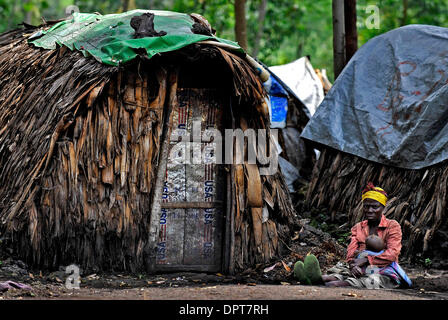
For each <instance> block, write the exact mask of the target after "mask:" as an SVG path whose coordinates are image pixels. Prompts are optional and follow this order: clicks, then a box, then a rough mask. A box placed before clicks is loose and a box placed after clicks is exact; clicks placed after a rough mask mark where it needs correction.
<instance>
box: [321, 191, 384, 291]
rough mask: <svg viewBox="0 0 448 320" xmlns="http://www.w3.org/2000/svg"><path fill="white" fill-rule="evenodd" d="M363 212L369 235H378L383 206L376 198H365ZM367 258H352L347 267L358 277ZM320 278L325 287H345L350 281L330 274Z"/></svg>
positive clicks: (360, 275)
mask: <svg viewBox="0 0 448 320" xmlns="http://www.w3.org/2000/svg"><path fill="white" fill-rule="evenodd" d="M362 209H363V212H364V219H366V220H367V224H368V226H369V235H372V234H375V235H378V225H379V224H380V222H381V215H382V213H383V210H384V206H383V205H382V204H381V203H379V202H378V201H376V200H373V199H365V200H364V201H363V207H362ZM368 263H369V260H368V259H367V258H362V259H354V260H353V261H352V262H351V263H350V265H349V268H350V270H351V272H352V274H353V275H354V276H355V277H357V278H359V277H362V276H363V275H364V273H363V271H362V269H361V268H362V267H364V266H365V265H367V264H368ZM322 280H323V281H324V282H325V285H326V286H327V287H347V286H350V283H349V282H347V281H344V280H338V278H336V277H334V276H331V275H323V276H322Z"/></svg>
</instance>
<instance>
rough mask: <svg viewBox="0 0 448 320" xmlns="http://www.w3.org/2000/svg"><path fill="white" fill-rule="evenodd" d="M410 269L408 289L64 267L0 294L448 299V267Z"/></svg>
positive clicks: (119, 297)
mask: <svg viewBox="0 0 448 320" xmlns="http://www.w3.org/2000/svg"><path fill="white" fill-rule="evenodd" d="M282 268H283V266H282ZM407 271H408V275H409V276H410V277H411V279H412V280H413V282H414V288H412V289H406V290H404V289H395V290H383V289H379V290H367V289H364V290H362V289H354V288H326V287H325V286H304V285H300V284H299V282H297V281H295V280H294V278H293V276H292V275H290V276H287V277H286V278H285V279H276V278H269V276H267V275H266V274H265V275H264V277H260V278H254V276H253V273H249V274H247V275H238V276H225V275H222V274H205V273H172V274H161V275H150V276H148V275H145V276H143V275H139V276H129V275H121V274H101V275H96V274H91V275H88V276H85V277H82V278H81V284H80V289H67V288H66V284H65V281H66V278H67V275H66V274H65V273H64V272H62V271H59V272H54V273H51V274H48V275H33V274H31V273H30V274H28V275H18V274H15V276H11V275H10V274H9V275H8V276H7V275H6V274H5V272H3V273H0V282H2V281H7V280H13V281H16V282H20V283H24V284H27V285H29V286H31V288H32V289H31V290H21V289H9V290H7V291H5V292H3V293H0V300H30V299H31V300H49V299H50V300H81V299H82V300H115V299H117V300H229V299H230V300H259V299H261V300H424V299H431V300H448V271H442V270H423V269H411V270H410V269H407ZM262 272H263V273H265V272H264V271H262ZM270 272H272V271H270ZM266 273H269V272H266ZM263 279H264V280H263Z"/></svg>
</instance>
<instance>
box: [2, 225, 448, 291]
mask: <svg viewBox="0 0 448 320" xmlns="http://www.w3.org/2000/svg"><path fill="white" fill-rule="evenodd" d="M309 253H312V254H314V255H316V257H317V258H318V260H319V263H320V266H321V268H322V270H323V272H324V273H325V271H326V270H327V269H328V268H330V267H332V266H333V265H335V264H336V263H337V262H338V261H340V260H343V259H344V257H345V253H346V251H345V249H344V247H342V246H341V245H340V244H339V243H338V242H337V241H335V240H334V239H333V238H331V236H330V235H329V234H327V233H324V232H322V231H321V230H319V229H316V228H313V227H311V226H309V225H305V226H304V227H303V228H301V230H299V231H298V232H296V234H295V235H294V237H293V238H292V242H291V243H290V245H289V246H288V248H287V253H286V254H285V255H283V256H282V258H281V259H279V260H277V261H273V262H271V263H269V264H265V265H256V266H255V267H253V268H249V269H247V270H245V271H244V272H242V273H240V274H237V275H234V276H229V275H223V274H220V273H217V274H206V273H192V272H189V273H187V272H182V273H170V274H158V275H147V274H134V275H130V274H121V273H97V274H96V273H83V272H82V270H81V274H80V280H81V283H80V288H79V289H67V287H66V281H67V278H68V276H69V275H70V274H69V273H66V272H65V267H61V268H60V270H59V271H56V272H51V273H48V272H47V273H45V272H42V271H36V270H34V271H31V270H29V269H28V268H27V266H26V264H25V263H23V262H22V261H20V260H15V259H12V258H10V257H9V258H7V259H5V258H3V259H0V283H2V282H4V281H14V282H18V283H22V284H26V285H28V286H30V287H31V290H23V289H15V288H10V289H8V290H7V291H5V292H0V300H73V299H74V300H80V299H83V300H112V299H113V300H115V299H117V300H118V299H119V300H129V299H130V300H259V299H262V300H322V299H323V300H379V299H381V300H409V299H412V300H417V299H419V300H420V299H430V300H448V270H435V269H424V268H422V267H417V266H411V265H406V264H404V263H403V264H402V267H403V268H404V269H405V270H406V272H407V274H408V276H409V277H410V278H411V280H412V281H413V288H412V289H406V290H404V289H395V290H382V289H380V290H367V289H365V290H360V289H354V288H326V287H325V286H304V285H301V284H300V283H299V282H298V281H297V280H296V279H295V278H294V276H293V266H294V263H295V262H296V261H298V260H303V258H304V257H305V256H306V255H307V254H309Z"/></svg>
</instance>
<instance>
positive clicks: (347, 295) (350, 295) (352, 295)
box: [342, 292, 358, 298]
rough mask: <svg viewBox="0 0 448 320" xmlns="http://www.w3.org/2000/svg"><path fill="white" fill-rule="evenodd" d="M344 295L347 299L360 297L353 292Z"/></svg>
mask: <svg viewBox="0 0 448 320" xmlns="http://www.w3.org/2000/svg"><path fill="white" fill-rule="evenodd" d="M342 295H343V296H346V297H353V298H356V297H358V295H357V294H356V293H353V292H349V293H343V294H342Z"/></svg>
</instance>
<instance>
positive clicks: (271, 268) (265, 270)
mask: <svg viewBox="0 0 448 320" xmlns="http://www.w3.org/2000/svg"><path fill="white" fill-rule="evenodd" d="M276 266H277V264H274V265H273V266H270V267H267V268H265V269H264V270H263V272H265V273H266V272H269V271H272V270H274V268H275V267H276Z"/></svg>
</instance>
